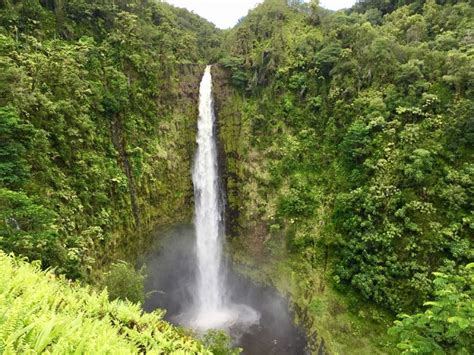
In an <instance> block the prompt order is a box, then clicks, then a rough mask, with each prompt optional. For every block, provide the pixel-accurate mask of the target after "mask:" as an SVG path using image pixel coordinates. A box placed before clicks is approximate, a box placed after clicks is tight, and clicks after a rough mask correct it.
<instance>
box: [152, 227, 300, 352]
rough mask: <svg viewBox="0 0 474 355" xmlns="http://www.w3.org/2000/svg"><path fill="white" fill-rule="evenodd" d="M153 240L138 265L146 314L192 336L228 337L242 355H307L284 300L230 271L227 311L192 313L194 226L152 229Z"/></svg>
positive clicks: (227, 277) (193, 309)
mask: <svg viewBox="0 0 474 355" xmlns="http://www.w3.org/2000/svg"><path fill="white" fill-rule="evenodd" d="M152 240H153V241H152V243H151V247H150V250H149V251H148V253H147V254H146V255H145V256H144V260H143V263H144V264H145V265H146V273H147V278H146V280H145V291H146V292H147V293H148V297H147V299H146V301H145V304H144V310H145V311H153V310H154V309H157V308H160V309H165V310H166V311H167V313H166V315H165V319H166V320H168V321H170V322H171V323H173V324H176V325H181V326H184V327H186V328H191V329H194V330H195V331H196V333H197V334H200V333H204V332H205V331H206V330H207V329H221V330H224V331H225V332H227V333H228V334H229V335H230V336H231V337H232V339H233V345H234V346H238V347H241V348H243V352H242V354H249V355H260V354H275V355H280V354H281V355H284V354H292V355H293V354H295V355H298V354H306V353H307V351H306V345H307V340H306V337H305V334H304V331H303V330H302V329H301V328H299V327H297V326H296V325H295V324H294V323H293V315H292V313H291V312H290V310H289V307H288V302H287V300H286V299H285V298H283V297H281V296H280V295H279V294H278V292H277V291H276V290H274V289H272V288H270V287H266V286H261V285H258V284H255V283H253V282H252V281H251V280H249V279H247V278H245V277H243V276H241V275H239V274H237V273H235V272H233V271H232V269H231V268H230V267H227V268H225V269H226V270H227V272H226V275H225V280H226V292H227V295H228V297H229V299H230V301H231V302H230V305H229V307H228V308H221V309H214V310H212V309H209V310H202V309H200V310H199V311H195V308H196V307H194V301H195V295H194V294H193V293H195V283H196V276H197V270H196V253H195V248H196V245H195V229H194V226H193V225H191V224H182V225H175V226H172V227H169V228H167V229H159V230H156V231H155V232H154V233H153V236H152ZM224 262H225V260H224ZM199 312H204V313H202V314H199Z"/></svg>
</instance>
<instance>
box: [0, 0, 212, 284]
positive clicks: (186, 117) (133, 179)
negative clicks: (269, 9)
mask: <svg viewBox="0 0 474 355" xmlns="http://www.w3.org/2000/svg"><path fill="white" fill-rule="evenodd" d="M0 25H1V27H0V73H1V74H0V207H1V208H0V247H1V248H2V249H3V250H5V251H7V252H10V251H13V252H15V253H18V254H21V255H24V256H27V257H28V258H30V260H35V259H40V260H41V261H42V263H43V265H44V267H49V266H53V267H55V268H56V270H57V271H58V272H60V273H65V274H67V275H68V276H69V277H74V278H77V277H88V276H90V275H91V274H93V273H94V272H95V270H97V269H98V268H102V266H105V265H107V264H108V263H109V262H110V261H111V260H114V259H115V258H117V257H123V258H125V257H127V256H128V257H130V256H131V255H132V254H133V249H134V248H135V249H136V246H137V245H138V244H139V242H140V238H141V236H140V233H141V232H140V231H146V230H147V229H149V228H150V227H151V226H152V225H154V224H155V223H156V222H157V221H160V220H161V221H162V222H163V221H166V220H169V219H175V218H177V217H176V215H179V214H181V215H186V213H188V211H190V208H189V207H188V206H190V203H189V201H190V200H191V196H192V187H191V182H190V181H191V180H190V178H189V171H190V158H189V157H190V156H191V154H192V152H193V141H194V130H193V128H192V127H193V124H192V122H194V120H195V116H196V110H197V105H196V102H195V100H196V95H197V89H196V85H197V83H198V80H199V76H200V75H201V70H202V66H201V65H199V63H207V62H208V61H210V60H212V59H211V57H212V56H213V55H215V54H213V53H217V51H218V47H219V32H217V30H216V29H215V28H214V26H213V25H211V24H209V23H207V22H206V21H204V20H203V19H201V18H199V17H197V16H196V15H193V14H191V13H188V12H186V11H184V10H179V9H176V8H173V7H171V6H169V5H167V4H164V3H158V2H148V1H139V0H137V1H66V2H64V1H33V0H31V1H2V2H0ZM178 162H179V164H178ZM130 235H134V236H135V237H133V238H134V239H136V242H133V243H130V242H129V241H128V240H127V239H129V238H128V237H129V236H130ZM125 245H127V252H126V253H124V246H125Z"/></svg>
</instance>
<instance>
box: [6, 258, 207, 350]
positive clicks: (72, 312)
mask: <svg viewBox="0 0 474 355" xmlns="http://www.w3.org/2000/svg"><path fill="white" fill-rule="evenodd" d="M0 269H1V270H2V272H1V274H0V314H1V317H0V353H2V354H26V353H28V354H30V353H31V354H40V353H44V352H47V353H49V354H70V353H75V354H92V353H94V354H139V353H141V354H142V353H144V352H146V353H148V354H169V353H181V354H198V353H199V354H210V352H209V351H207V350H206V349H205V348H204V347H203V346H202V344H200V343H199V342H197V341H196V340H194V339H192V338H191V337H189V336H188V335H186V334H184V333H183V332H182V331H179V330H177V329H176V328H174V327H173V326H171V325H170V324H168V323H167V322H165V321H163V320H162V316H163V314H162V313H161V312H154V313H145V314H143V313H142V310H141V308H140V306H139V305H136V304H132V303H129V302H123V301H113V302H109V300H108V296H107V292H105V291H104V292H102V293H100V294H98V293H96V292H93V291H92V290H91V289H89V288H87V287H81V286H79V285H77V284H74V283H71V282H69V281H66V280H65V279H63V278H58V277H56V276H55V275H54V274H52V273H51V272H43V271H40V268H39V266H38V265H37V264H36V265H31V264H29V263H26V262H25V261H23V260H20V259H18V258H14V257H11V256H7V255H5V254H4V253H3V252H0Z"/></svg>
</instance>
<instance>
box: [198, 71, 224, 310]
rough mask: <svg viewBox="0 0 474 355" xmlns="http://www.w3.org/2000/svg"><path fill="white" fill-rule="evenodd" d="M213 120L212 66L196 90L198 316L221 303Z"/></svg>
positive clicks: (222, 295) (216, 307)
mask: <svg viewBox="0 0 474 355" xmlns="http://www.w3.org/2000/svg"><path fill="white" fill-rule="evenodd" d="M214 121H215V116H214V109H213V100H212V77H211V67H210V66H207V67H206V71H205V72H204V76H203V78H202V81H201V87H200V93H199V121H198V136H197V143H198V148H197V152H196V157H195V160H194V169H193V184H194V197H195V200H196V202H195V212H194V213H195V227H196V244H197V248H196V253H197V260H198V280H197V308H198V310H199V311H200V313H201V316H205V315H207V316H209V315H215V314H217V313H219V312H220V311H221V310H222V308H223V305H224V292H223V289H222V288H223V282H222V280H221V273H220V269H221V249H222V246H221V241H220V230H221V228H220V224H221V209H220V204H219V182H218V175H217V152H216V139H215V130H214Z"/></svg>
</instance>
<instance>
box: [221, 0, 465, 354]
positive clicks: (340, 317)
mask: <svg viewBox="0 0 474 355" xmlns="http://www.w3.org/2000/svg"><path fill="white" fill-rule="evenodd" d="M388 3H390V6H387V4H388ZM403 3H404V2H397V1H361V2H360V3H359V4H358V6H357V7H356V8H355V9H353V10H351V11H347V12H342V11H341V12H336V13H332V12H328V11H325V10H324V9H321V8H320V7H319V6H318V5H317V1H314V2H311V3H310V4H304V3H302V2H301V1H292V2H287V1H280V0H267V1H265V2H264V3H263V4H262V5H260V6H259V7H257V8H256V9H255V10H253V11H251V12H250V13H249V15H248V16H247V17H246V18H244V19H243V20H242V21H241V22H240V23H239V24H238V25H237V26H236V27H235V28H234V29H233V30H232V31H230V32H229V33H228V34H227V36H226V39H225V41H224V47H225V49H226V51H225V53H226V56H225V57H224V58H223V59H222V60H221V61H220V65H221V67H220V69H216V70H215V75H216V78H217V79H216V80H217V81H219V83H218V84H217V85H219V86H222V87H224V88H226V89H225V90H224V89H221V90H219V91H220V92H225V93H226V94H225V95H220V96H219V94H218V97H217V102H218V113H219V124H220V136H221V140H222V147H223V151H224V152H225V157H226V161H227V164H226V167H227V171H226V173H225V176H224V178H225V181H226V185H227V193H228V203H229V206H228V215H229V216H230V217H231V218H232V220H231V223H230V224H231V225H230V228H229V232H230V233H231V234H232V235H233V236H236V237H237V238H234V239H233V241H234V244H235V245H234V251H235V254H236V260H239V261H241V262H243V263H249V262H250V263H257V265H259V266H260V268H262V269H263V270H264V274H266V278H267V279H271V280H272V281H273V283H274V284H277V285H278V286H279V288H281V289H282V290H284V291H285V292H288V293H289V294H290V295H291V296H292V298H293V300H294V301H295V303H296V304H297V305H299V307H301V308H302V312H301V317H302V318H303V320H304V322H306V323H307V327H308V328H311V329H313V331H314V332H315V333H318V334H319V335H320V336H322V337H323V338H324V339H325V341H326V343H327V346H328V347H329V348H330V349H331V350H333V351H335V352H340V353H351V351H352V350H353V349H358V351H360V353H370V352H374V351H380V352H382V353H386V352H389V351H390V348H389V347H385V345H384V344H388V340H387V339H385V336H384V333H385V331H386V329H387V328H388V327H389V326H390V324H391V322H392V319H393V317H395V315H396V314H397V313H402V312H418V311H422V310H424V306H423V304H424V303H425V302H426V301H427V300H430V299H432V297H433V296H434V290H435V283H434V279H435V276H434V273H436V272H440V273H447V274H452V275H455V274H457V273H458V272H460V270H462V269H463V267H464V266H465V265H466V264H467V263H469V262H471V261H472V260H473V259H474V254H473V251H474V248H473V243H474V229H473V227H474V224H473V223H472V222H473V216H474V215H473V213H474V212H473V211H474V205H473V202H474V190H473V187H474V175H473V173H474V170H473V168H474V134H473V132H474V125H473V123H474V121H473V117H474V106H473V94H474V92H473V91H472V88H473V87H474V85H473V84H474V77H473V75H472V74H473V72H472V68H473V67H474V52H473V48H474V47H473V42H472V31H473V30H474V13H473V8H472V5H471V4H470V3H469V2H468V1H453V2H451V1H448V2H444V1H443V2H441V1H413V2H412V1H408V2H407V3H409V5H405V6H403ZM254 269H255V267H253V268H248V270H247V271H248V272H249V273H255V272H253V270H254ZM259 276H260V277H261V276H262V275H259ZM445 321H446V322H447V318H446V319H445ZM444 335H446V334H444ZM444 335H440V339H444V338H443V336H444ZM470 346H472V344H471V345H470ZM449 349H452V344H451V345H446V350H449Z"/></svg>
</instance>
